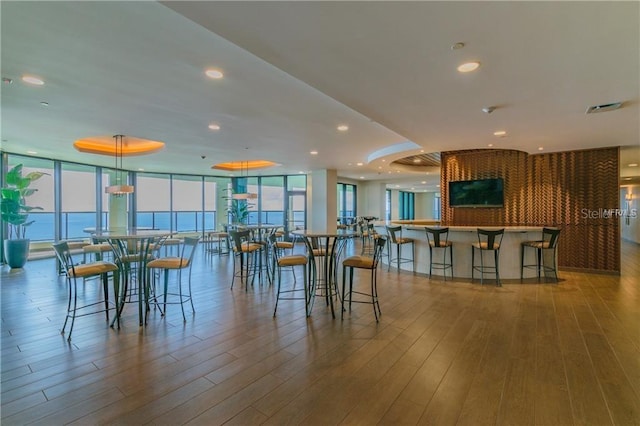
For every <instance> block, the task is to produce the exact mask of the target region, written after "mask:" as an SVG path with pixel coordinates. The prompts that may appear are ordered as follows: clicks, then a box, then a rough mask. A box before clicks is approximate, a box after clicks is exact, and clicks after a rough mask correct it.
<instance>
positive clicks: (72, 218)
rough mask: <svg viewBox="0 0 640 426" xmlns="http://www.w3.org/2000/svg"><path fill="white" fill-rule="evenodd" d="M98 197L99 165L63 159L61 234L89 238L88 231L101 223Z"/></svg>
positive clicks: (68, 237) (68, 236)
mask: <svg viewBox="0 0 640 426" xmlns="http://www.w3.org/2000/svg"><path fill="white" fill-rule="evenodd" d="M96 199H97V197H96V168H95V167H94V166H85V165H82V164H74V163H62V172H61V211H62V227H61V235H60V238H62V239H64V240H69V239H82V238H86V237H87V236H88V235H89V234H88V231H89V230H90V229H95V228H96V227H97V226H98V220H99V219H98V216H97V214H96Z"/></svg>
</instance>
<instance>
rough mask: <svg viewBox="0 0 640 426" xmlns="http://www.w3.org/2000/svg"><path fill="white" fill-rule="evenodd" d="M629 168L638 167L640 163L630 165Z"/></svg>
mask: <svg viewBox="0 0 640 426" xmlns="http://www.w3.org/2000/svg"><path fill="white" fill-rule="evenodd" d="M629 167H638V163H631V164H629Z"/></svg>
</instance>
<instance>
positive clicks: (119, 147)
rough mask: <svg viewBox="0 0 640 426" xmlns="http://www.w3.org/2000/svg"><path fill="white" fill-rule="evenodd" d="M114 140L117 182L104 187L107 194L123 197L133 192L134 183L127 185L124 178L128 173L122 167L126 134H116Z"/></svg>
mask: <svg viewBox="0 0 640 426" xmlns="http://www.w3.org/2000/svg"><path fill="white" fill-rule="evenodd" d="M113 140H114V143H115V147H114V152H115V155H114V157H115V162H116V167H115V176H116V182H115V185H109V186H107V187H106V188H105V189H104V192H106V193H107V194H111V195H115V196H117V197H122V196H124V195H126V194H132V193H133V185H127V183H126V180H125V179H123V178H125V177H126V174H125V172H124V171H123V169H122V156H123V144H124V135H114V136H113Z"/></svg>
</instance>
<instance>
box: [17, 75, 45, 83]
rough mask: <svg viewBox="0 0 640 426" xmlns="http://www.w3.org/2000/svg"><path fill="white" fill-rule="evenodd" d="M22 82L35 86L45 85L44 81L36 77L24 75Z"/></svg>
mask: <svg viewBox="0 0 640 426" xmlns="http://www.w3.org/2000/svg"><path fill="white" fill-rule="evenodd" d="M22 81H24V82H25V83H29V84H33V85H35V86H42V85H43V84H44V80H42V79H41V78H39V77H36V76H34V75H23V76H22Z"/></svg>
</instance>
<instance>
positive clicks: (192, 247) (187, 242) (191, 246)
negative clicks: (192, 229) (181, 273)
mask: <svg viewBox="0 0 640 426" xmlns="http://www.w3.org/2000/svg"><path fill="white" fill-rule="evenodd" d="M199 242H200V237H184V244H182V255H181V256H180V257H181V258H183V259H187V264H186V265H184V266H187V265H188V266H191V261H192V260H193V254H194V253H195V252H196V249H197V248H198V243H199Z"/></svg>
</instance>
